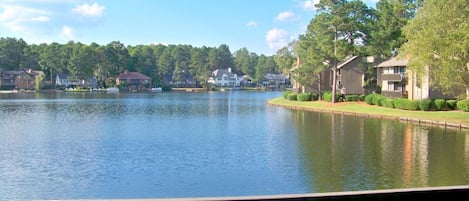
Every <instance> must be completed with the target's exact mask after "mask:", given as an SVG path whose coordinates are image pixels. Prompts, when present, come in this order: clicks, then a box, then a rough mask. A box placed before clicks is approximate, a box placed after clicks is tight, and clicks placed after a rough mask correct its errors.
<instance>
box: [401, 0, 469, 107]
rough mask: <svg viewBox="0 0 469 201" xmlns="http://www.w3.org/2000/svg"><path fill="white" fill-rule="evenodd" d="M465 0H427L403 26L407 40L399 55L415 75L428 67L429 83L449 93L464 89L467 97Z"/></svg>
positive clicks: (468, 37)
mask: <svg viewBox="0 0 469 201" xmlns="http://www.w3.org/2000/svg"><path fill="white" fill-rule="evenodd" d="M467 3H468V1H467V0H453V1H439V0H426V1H425V2H424V4H423V6H422V7H420V8H419V10H418V11H417V15H416V17H415V19H413V20H412V21H410V23H409V24H408V25H407V26H405V27H404V34H405V35H406V37H407V39H408V41H407V42H406V43H405V44H404V45H403V47H402V48H401V49H402V54H401V56H403V57H407V58H409V64H408V67H409V68H410V69H411V70H413V71H414V72H416V73H417V74H418V75H422V74H424V73H425V72H426V71H427V69H428V73H429V75H430V78H431V81H432V84H435V85H438V86H439V87H441V89H443V91H444V92H446V93H449V92H450V91H452V90H453V89H455V88H457V87H463V88H465V89H466V99H469V69H468V66H469V53H468V50H469V34H468V33H469V21H468V20H467V19H468V18H469V12H468V7H467Z"/></svg>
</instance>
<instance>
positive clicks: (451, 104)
mask: <svg viewBox="0 0 469 201" xmlns="http://www.w3.org/2000/svg"><path fill="white" fill-rule="evenodd" d="M457 102H458V101H457V100H447V101H446V106H447V107H448V109H450V110H455V109H457V106H456V103H457Z"/></svg>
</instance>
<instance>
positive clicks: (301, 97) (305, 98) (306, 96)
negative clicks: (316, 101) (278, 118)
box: [296, 93, 312, 101]
mask: <svg viewBox="0 0 469 201" xmlns="http://www.w3.org/2000/svg"><path fill="white" fill-rule="evenodd" d="M311 97H312V95H311V93H299V94H298V95H297V97H296V98H297V100H298V101H311Z"/></svg>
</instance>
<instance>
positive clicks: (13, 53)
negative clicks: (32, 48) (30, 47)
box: [0, 38, 27, 70]
mask: <svg viewBox="0 0 469 201" xmlns="http://www.w3.org/2000/svg"><path fill="white" fill-rule="evenodd" d="M26 46H27V44H26V42H25V41H24V40H23V39H16V38H0V68H4V69H5V70H17V69H19V68H20V64H21V60H22V59H23V50H24V49H25V48H26Z"/></svg>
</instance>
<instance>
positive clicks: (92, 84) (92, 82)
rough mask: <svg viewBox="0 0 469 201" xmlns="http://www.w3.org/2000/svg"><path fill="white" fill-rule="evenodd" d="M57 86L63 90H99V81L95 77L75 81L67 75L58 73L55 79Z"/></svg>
mask: <svg viewBox="0 0 469 201" xmlns="http://www.w3.org/2000/svg"><path fill="white" fill-rule="evenodd" d="M55 85H56V86H58V87H63V88H76V87H89V88H97V87H98V80H97V79H96V78H95V77H90V78H88V80H80V79H73V78H71V77H70V76H68V74H66V73H58V74H57V75H56V77H55Z"/></svg>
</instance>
